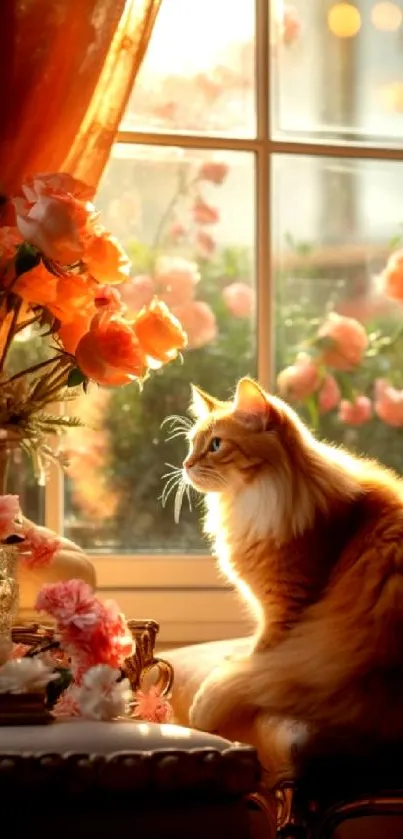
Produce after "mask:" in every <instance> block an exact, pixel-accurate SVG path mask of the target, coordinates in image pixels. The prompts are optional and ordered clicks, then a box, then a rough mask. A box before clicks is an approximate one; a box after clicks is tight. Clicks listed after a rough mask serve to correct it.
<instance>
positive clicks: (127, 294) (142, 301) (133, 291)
mask: <svg viewBox="0 0 403 839" xmlns="http://www.w3.org/2000/svg"><path fill="white" fill-rule="evenodd" d="M119 291H120V296H121V298H122V300H123V302H124V303H125V304H126V306H127V308H128V309H129V311H130V312H132V313H133V314H137V312H139V311H140V309H142V308H143V306H149V305H150V303H151V301H152V299H153V297H154V295H155V288H154V283H153V280H152V279H151V277H148V276H147V275H146V274H139V276H137V277H133V279H130V280H127V282H125V283H124V284H123V285H121V286H119Z"/></svg>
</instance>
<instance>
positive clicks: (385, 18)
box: [371, 0, 403, 32]
mask: <svg viewBox="0 0 403 839" xmlns="http://www.w3.org/2000/svg"><path fill="white" fill-rule="evenodd" d="M402 20H403V12H402V11H401V9H399V7H398V6H397V5H396V3H391V2H389V0H383V2H382V3H375V6H374V7H373V8H372V10H371V22H372V24H373V26H375V29H379V30H380V31H381V32H396V30H397V29H399V27H400V26H401V24H402Z"/></svg>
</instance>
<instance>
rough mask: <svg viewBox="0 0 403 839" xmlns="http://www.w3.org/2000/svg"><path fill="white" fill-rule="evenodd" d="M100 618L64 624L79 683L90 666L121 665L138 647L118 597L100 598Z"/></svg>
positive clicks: (65, 642) (64, 638)
mask: <svg viewBox="0 0 403 839" xmlns="http://www.w3.org/2000/svg"><path fill="white" fill-rule="evenodd" d="M98 607H99V608H98V613H97V617H96V620H95V621H94V623H93V624H91V625H89V626H84V627H80V626H77V624H73V623H70V624H69V626H65V627H62V631H61V641H62V646H63V648H64V649H66V650H68V651H69V653H70V655H71V658H72V662H73V670H74V678H75V680H76V682H77V683H78V684H80V683H81V681H82V678H83V676H84V674H85V673H86V671H87V670H88V669H89V668H90V667H94V666H95V665H97V664H108V665H109V666H110V667H112V668H121V667H123V664H124V662H125V660H126V658H128V657H129V656H130V655H132V654H133V651H134V641H133V638H132V635H131V633H130V630H129V628H128V626H127V623H126V620H125V617H124V615H123V614H122V612H120V610H119V607H118V605H117V603H116V602H115V601H114V600H107V601H106V602H105V603H100V602H98Z"/></svg>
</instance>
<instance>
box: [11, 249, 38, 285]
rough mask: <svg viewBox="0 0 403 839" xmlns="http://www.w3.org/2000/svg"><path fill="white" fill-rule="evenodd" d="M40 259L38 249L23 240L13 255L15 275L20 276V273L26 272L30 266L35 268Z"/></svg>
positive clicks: (30, 268)
mask: <svg viewBox="0 0 403 839" xmlns="http://www.w3.org/2000/svg"><path fill="white" fill-rule="evenodd" d="M40 261H41V254H40V253H39V251H38V250H37V249H36V248H34V247H33V246H32V245H30V244H29V243H28V242H23V243H22V245H20V246H19V248H18V250H17V253H16V255H15V260H14V266H15V276H16V277H20V276H21V274H26V273H27V271H31V270H32V268H36V266H37V265H39V263H40Z"/></svg>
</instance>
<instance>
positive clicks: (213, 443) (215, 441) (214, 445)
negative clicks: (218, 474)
mask: <svg viewBox="0 0 403 839" xmlns="http://www.w3.org/2000/svg"><path fill="white" fill-rule="evenodd" d="M221 442H222V441H221V437H213V438H212V440H210V445H209V447H208V448H209V452H218V449H219V448H220V446H221Z"/></svg>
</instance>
